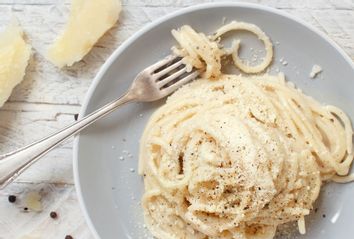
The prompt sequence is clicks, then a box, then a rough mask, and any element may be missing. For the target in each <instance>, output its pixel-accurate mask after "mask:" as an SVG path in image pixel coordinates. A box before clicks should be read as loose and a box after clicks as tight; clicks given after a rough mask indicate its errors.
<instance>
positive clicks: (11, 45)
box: [0, 23, 31, 107]
mask: <svg viewBox="0 0 354 239" xmlns="http://www.w3.org/2000/svg"><path fill="white" fill-rule="evenodd" d="M30 56H31V46H30V45H29V44H27V43H26V42H25V41H24V39H23V32H22V29H21V27H20V26H19V25H18V24H17V23H13V24H12V25H10V26H8V27H7V28H6V29H5V31H3V32H2V33H0V107H1V106H3V105H4V103H5V101H6V100H7V99H8V98H9V97H10V95H11V92H12V90H13V88H14V87H15V86H16V85H17V84H19V83H20V82H21V81H22V79H23V76H24V75H25V70H26V67H27V65H28V61H29V59H30Z"/></svg>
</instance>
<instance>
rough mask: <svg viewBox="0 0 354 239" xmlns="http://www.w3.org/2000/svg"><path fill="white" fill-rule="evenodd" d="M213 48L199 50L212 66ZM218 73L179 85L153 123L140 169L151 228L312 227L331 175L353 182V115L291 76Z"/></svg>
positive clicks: (187, 235)
mask: <svg viewBox="0 0 354 239" xmlns="http://www.w3.org/2000/svg"><path fill="white" fill-rule="evenodd" d="M221 32H222V31H221ZM199 36H200V35H199ZM202 37H205V36H202ZM199 40H200V39H199ZM204 40H206V38H205V39H204ZM209 41H211V40H209ZM199 42H202V40H200V41H199ZM204 43H205V42H204ZM204 43H203V44H204ZM210 49H212V48H210ZM186 51H187V50H186ZM212 51H214V52H217V50H216V49H213V50H212ZM183 54H185V57H187V59H190V62H194V60H195V59H194V58H193V57H192V56H191V55H190V54H187V53H186V52H184V53H183ZM210 55H212V54H211V53H202V54H199V53H198V54H195V55H194V56H197V58H198V60H200V62H201V64H204V65H208V62H209V64H210V62H212V61H207V60H205V59H204V58H203V57H204V56H207V57H209V56H210ZM267 59H268V58H267V57H266V59H265V61H268V60H267ZM215 62H216V61H214V63H215ZM269 62H270V61H269ZM214 63H211V64H214ZM268 64H269V63H268ZM210 67H211V68H209V69H217V68H218V66H217V67H215V66H213V65H212V66H210ZM240 68H241V67H240ZM206 69H208V67H206ZM261 70H263V66H262V67H259V68H258V71H261ZM213 72H214V70H211V71H210V74H209V73H208V74H206V75H207V76H209V78H210V77H212V76H213V75H214V80H210V79H199V80H196V81H194V82H192V83H190V84H188V85H185V86H184V87H182V88H181V89H179V90H178V91H176V92H175V93H174V94H173V95H172V96H170V97H169V98H168V100H167V102H166V104H165V105H163V106H162V107H161V108H159V109H158V110H157V111H156V112H155V113H154V114H153V116H152V117H151V119H150V121H149V123H148V124H147V126H146V129H145V131H144V134H143V136H142V139H141V143H140V147H141V148H140V162H139V171H140V173H141V174H142V175H144V183H145V194H144V196H143V200H142V204H143V209H144V215H145V221H146V224H147V226H148V228H149V229H150V231H151V232H152V234H153V235H154V236H155V237H157V238H159V239H170V238H171V239H172V238H173V239H182V238H183V239H194V238H196V239H198V238H200V239H207V238H208V239H217V238H218V239H219V238H222V239H234V238H237V239H249V238H258V239H261V238H273V236H274V235H275V232H276V229H277V226H278V225H280V224H283V223H287V222H290V221H298V222H299V228H300V232H302V233H304V232H305V221H304V216H306V215H308V214H309V213H310V210H311V209H312V204H313V202H314V201H315V200H316V198H317V197H318V194H319V190H320V187H321V183H322V181H324V180H331V179H334V180H336V181H346V180H348V178H346V175H347V174H348V172H349V169H350V165H351V163H352V161H353V149H352V145H353V144H352V134H353V130H352V127H351V124H350V120H349V119H348V117H347V116H346V115H345V114H344V113H343V112H342V111H341V110H340V109H338V108H336V107H334V106H323V105H321V104H320V103H318V102H317V101H315V100H314V99H312V98H311V97H309V96H306V95H305V94H303V93H302V92H301V91H300V90H298V89H296V88H295V87H294V86H293V84H290V83H287V82H286V81H285V79H284V76H283V75H282V74H279V75H277V76H270V75H267V74H266V75H258V76H247V77H245V76H241V75H222V74H219V75H218V74H213ZM214 73H215V72H214ZM216 76H217V78H215V77H216ZM215 79H217V80H215ZM349 179H350V178H349Z"/></svg>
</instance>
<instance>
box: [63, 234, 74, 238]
mask: <svg viewBox="0 0 354 239" xmlns="http://www.w3.org/2000/svg"><path fill="white" fill-rule="evenodd" d="M65 239H74V238H73V237H72V236H70V235H66V236H65Z"/></svg>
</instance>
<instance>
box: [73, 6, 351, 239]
mask: <svg viewBox="0 0 354 239" xmlns="http://www.w3.org/2000/svg"><path fill="white" fill-rule="evenodd" d="M216 7H246V8H253V9H257V10H262V11H266V12H269V13H271V14H276V15H280V16H283V17H286V18H288V19H290V20H293V21H295V22H297V23H299V24H300V25H302V26H303V27H306V28H307V29H309V30H310V31H312V32H313V33H315V34H317V35H318V36H320V37H321V38H322V39H323V40H325V41H327V42H328V43H329V44H330V45H331V46H333V47H334V48H335V49H336V51H337V52H338V53H339V54H340V55H341V56H342V57H343V58H344V60H345V61H346V62H347V63H349V65H351V67H352V68H353V70H354V62H353V60H352V59H351V58H350V57H349V55H348V54H347V53H346V52H345V51H344V50H343V49H342V48H341V47H340V46H339V45H338V44H337V43H336V42H335V41H334V40H332V39H331V38H329V37H328V35H327V34H325V33H323V32H321V31H320V30H318V29H317V28H315V27H314V26H312V25H311V24H309V23H307V22H305V21H304V20H302V19H300V18H298V17H296V16H294V15H292V14H290V13H287V12H286V11H284V10H279V9H277V8H274V7H270V6H266V5H263V4H256V3H244V2H213V3H202V4H197V5H193V6H189V7H185V8H182V9H179V10H176V11H174V12H172V13H170V14H167V15H165V16H163V17H160V18H158V19H156V20H154V21H152V22H151V23H148V24H146V25H145V26H143V27H142V28H141V29H140V30H138V31H137V32H135V33H134V34H133V35H132V36H130V37H129V38H128V39H126V40H125V41H124V42H123V43H122V44H121V45H120V46H119V47H118V48H117V49H115V50H114V51H113V53H112V54H111V55H110V56H109V57H108V59H107V60H106V62H105V63H104V64H103V65H102V66H101V67H100V69H99V70H98V72H97V74H96V76H95V77H94V79H93V80H92V83H91V84H90V86H89V89H88V91H87V93H86V96H85V98H84V100H83V103H82V106H81V109H80V112H79V119H81V118H82V116H83V115H86V114H87V107H88V103H89V101H90V99H91V98H92V95H93V94H94V92H95V90H96V88H97V85H98V84H99V82H100V81H101V79H102V77H103V75H104V74H105V72H106V71H107V70H108V69H109V67H110V66H111V65H112V63H113V62H114V61H115V60H116V59H117V57H118V56H119V55H120V54H121V53H122V52H123V51H124V50H125V49H126V48H127V47H128V46H129V45H130V44H132V43H133V42H134V41H135V40H137V39H138V38H139V37H141V36H142V35H143V34H144V33H146V32H148V31H150V30H151V29H152V28H154V27H156V26H158V25H159V24H161V23H163V22H165V21H167V20H169V19H171V18H174V17H177V16H179V15H182V14H185V13H188V12H194V11H199V10H202V9H209V8H216ZM118 21H119V20H118ZM117 97H118V96H117ZM79 142H80V134H78V135H76V136H75V138H74V142H73V176H74V187H75V190H76V195H77V198H78V202H79V206H80V209H81V212H82V213H83V216H84V218H85V222H86V223H87V225H88V227H89V229H90V231H91V233H93V236H94V238H97V239H100V238H101V237H100V236H99V234H98V232H97V231H96V227H95V225H94V224H93V222H92V220H91V217H90V215H89V213H88V211H87V208H86V204H85V200H84V197H83V194H82V190H81V185H80V175H79V167H78V161H79V157H78V152H79Z"/></svg>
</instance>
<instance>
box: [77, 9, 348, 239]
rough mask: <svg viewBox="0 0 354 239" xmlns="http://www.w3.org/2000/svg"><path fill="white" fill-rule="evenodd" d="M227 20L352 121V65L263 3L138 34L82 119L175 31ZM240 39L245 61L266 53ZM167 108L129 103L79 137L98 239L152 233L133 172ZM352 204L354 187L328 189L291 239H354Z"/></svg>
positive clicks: (98, 85)
mask: <svg viewBox="0 0 354 239" xmlns="http://www.w3.org/2000/svg"><path fill="white" fill-rule="evenodd" d="M225 20H226V22H228V21H231V20H239V21H246V22H250V23H254V24H257V25H258V26H259V27H261V28H262V29H263V30H264V31H265V32H266V34H267V35H268V36H270V37H271V39H272V41H273V43H274V47H275V58H274V63H273V66H272V70H273V72H274V71H276V70H277V69H280V71H283V72H284V73H285V75H286V76H287V78H288V79H289V80H291V81H293V82H295V83H296V85H297V86H299V87H300V88H302V89H303V90H304V92H305V93H307V94H309V95H311V96H313V97H315V98H316V99H318V100H319V101H321V102H323V103H331V104H334V105H337V106H339V107H341V108H342V109H344V110H345V111H346V112H347V113H348V114H349V116H350V117H351V118H352V119H354V107H353V102H354V93H353V89H354V66H353V63H352V61H351V59H350V58H349V57H348V56H346V55H345V54H344V53H343V51H342V50H341V49H340V48H339V47H337V46H336V45H335V44H334V43H333V42H332V41H330V40H328V38H327V37H325V36H324V35H323V34H321V33H319V32H318V31H316V30H315V29H313V28H312V27H310V26H308V25H306V24H305V23H303V22H301V21H299V20H296V19H294V18H293V17H292V16H289V15H288V14H286V13H284V12H280V11H277V10H274V9H270V8H266V7H263V6H260V5H253V4H240V3H223V4H207V5H199V6H195V7H191V8H186V9H183V10H181V11H178V12H175V13H173V14H171V15H168V16H166V17H164V18H162V19H160V20H158V21H156V22H154V23H152V24H150V25H149V26H146V27H145V28H144V29H143V30H141V31H139V32H137V33H136V34H135V35H134V36H133V37H131V38H130V39H129V40H128V41H126V42H125V43H124V44H123V45H122V46H121V47H120V48H119V49H117V50H116V51H115V52H114V54H113V55H112V56H111V57H110V58H109V60H108V61H107V62H106V63H105V64H104V66H103V67H102V69H101V70H100V72H99V73H98V75H97V77H96V78H95V80H94V82H93V84H92V86H91V88H90V90H89V93H88V95H87V98H86V100H85V103H84V106H83V108H82V111H81V115H85V114H87V113H89V112H92V111H93V110H95V109H97V108H98V107H100V106H102V105H103V104H105V103H107V102H109V101H111V100H113V99H115V98H117V97H118V96H119V95H121V94H122V93H123V92H124V91H125V90H126V89H127V88H128V86H129V85H130V84H131V82H132V80H133V79H134V77H135V75H136V74H137V73H138V72H139V71H140V70H142V69H143V68H145V67H146V66H149V65H150V64H152V63H154V62H155V61H157V60H158V59H161V58H162V57H163V56H165V55H167V54H169V49H170V48H171V46H172V45H173V44H174V43H175V42H174V40H173V38H172V36H171V34H170V31H171V29H173V28H178V27H179V26H182V25H184V24H189V25H191V26H193V27H194V28H195V29H196V30H198V31H202V32H205V33H212V32H213V31H214V30H215V29H216V28H217V27H220V26H221V25H222V23H223V21H225ZM238 36H241V37H242V38H246V39H247V41H244V42H246V46H245V47H243V49H244V50H243V52H242V54H243V55H244V56H247V55H249V53H250V51H249V49H250V47H253V48H255V49H262V48H261V44H260V43H259V42H258V41H257V40H256V39H254V37H251V36H250V35H248V34H244V33H240V34H238ZM281 58H284V60H286V61H287V62H288V64H287V65H286V66H284V65H283V64H281V63H280V59H281ZM314 64H319V65H320V66H322V68H323V72H322V73H321V74H320V75H319V77H318V78H317V79H315V80H312V79H309V73H310V71H311V68H312V66H313V65H314ZM162 102H163V100H162V101H160V102H156V103H152V104H151V103H149V104H131V105H126V106H124V107H123V108H121V109H119V110H118V111H116V112H114V113H113V114H111V115H110V116H108V117H106V118H105V119H103V120H100V121H99V122H97V123H96V124H94V125H92V126H91V127H89V128H88V129H87V130H85V131H84V132H83V133H82V134H81V135H80V136H79V137H77V138H76V141H75V146H74V149H75V150H74V159H75V162H74V174H75V184H76V187H77V192H78V195H79V200H80V203H81V205H82V209H83V211H84V214H85V217H86V219H87V222H88V225H89V226H90V228H91V229H92V231H93V233H94V234H95V236H96V237H97V238H102V239H110V238H115V239H126V238H145V237H146V235H149V233H148V232H147V231H146V229H144V227H143V219H142V209H141V208H140V205H139V201H140V197H141V195H142V193H143V182H142V180H141V178H140V177H139V176H138V174H137V172H136V171H134V170H135V169H136V168H137V166H138V145H139V138H140V136H141V134H142V131H143V128H144V126H145V123H146V122H147V120H148V118H149V116H150V114H151V113H152V112H153V111H154V110H155V109H156V107H158V106H159V105H160V104H161V103H162ZM125 151H128V153H127V152H125ZM129 153H130V154H131V156H130V157H129V155H128V154H129ZM121 156H123V157H124V160H123V161H122V160H120V157H121ZM131 171H134V172H131ZM353 198H354V183H353V184H347V185H337V184H336V185H335V184H331V185H327V186H326V187H325V189H324V190H323V192H322V193H321V195H320V198H319V200H318V203H317V205H316V207H317V208H318V210H317V212H316V213H313V214H312V215H311V216H310V217H308V219H309V220H307V226H308V227H307V229H308V233H307V234H306V235H305V236H299V235H297V234H293V235H292V236H291V237H295V238H298V237H299V238H308V239H310V238H311V239H320V238H321V239H332V238H341V239H346V238H348V239H349V238H353V237H354V236H353V235H354V226H353V222H354V213H353V212H354V204H353V201H352V200H353ZM280 237H281V238H284V237H285V236H280Z"/></svg>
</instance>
